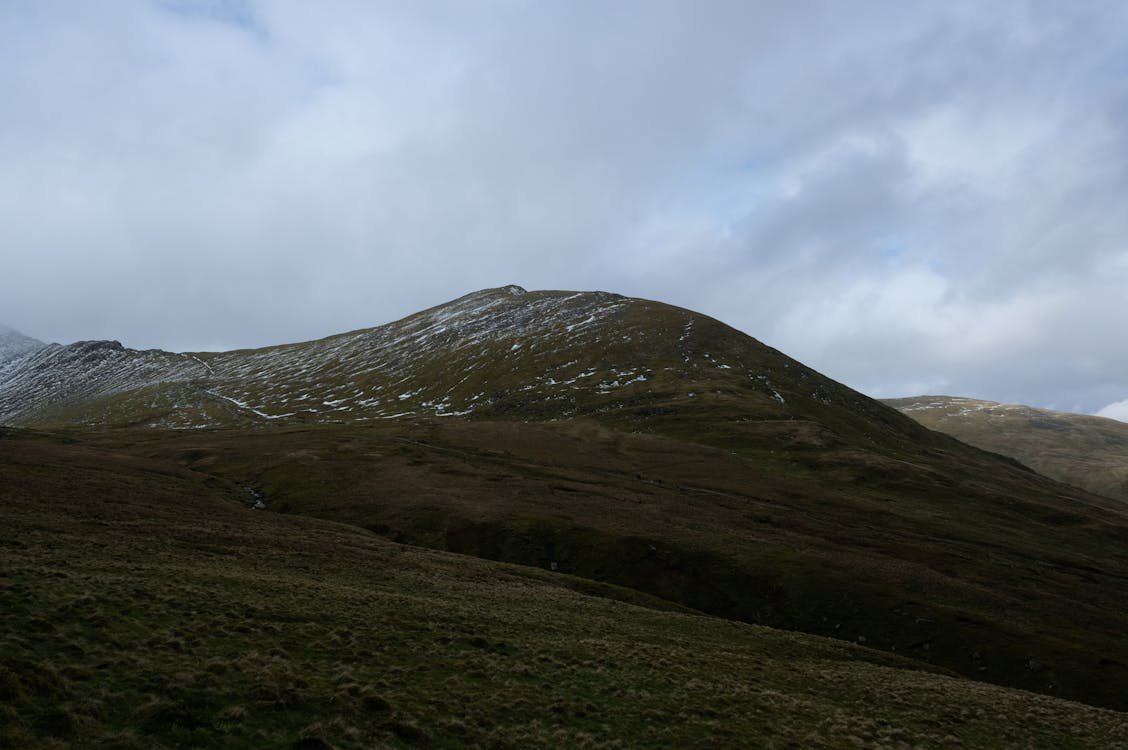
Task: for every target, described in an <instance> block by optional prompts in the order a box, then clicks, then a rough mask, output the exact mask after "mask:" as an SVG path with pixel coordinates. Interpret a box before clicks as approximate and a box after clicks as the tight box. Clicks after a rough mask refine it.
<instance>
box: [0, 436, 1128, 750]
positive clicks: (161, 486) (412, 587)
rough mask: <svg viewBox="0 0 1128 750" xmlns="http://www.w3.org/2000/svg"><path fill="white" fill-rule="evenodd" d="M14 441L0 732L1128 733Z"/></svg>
mask: <svg viewBox="0 0 1128 750" xmlns="http://www.w3.org/2000/svg"><path fill="white" fill-rule="evenodd" d="M0 448H2V450H0V497H2V498H3V502H2V503H0V529H2V531H0V717H2V719H3V720H2V721H0V745H3V746H7V747H21V748H40V747H42V748H54V747H66V746H73V747H79V746H81V747H93V746H112V747H118V748H172V747H204V746H212V747H219V746H222V747H229V748H251V747H256V748H257V747H268V746H269V747H295V748H298V747H302V748H321V747H337V748H342V749H346V748H370V747H389V748H393V747H412V746H419V745H428V746H431V747H436V748H460V747H493V748H528V747H579V746H586V747H591V748H616V747H639V748H646V747H653V748H666V747H710V748H730V747H731V748H737V747H749V746H754V747H799V746H802V747H809V748H841V747H856V746H859V745H861V746H866V745H868V746H875V747H876V746H891V747H897V746H901V745H907V746H918V745H919V746H926V747H944V746H949V745H950V746H957V747H958V746H964V747H1055V748H1063V749H1068V748H1091V747H1102V748H1111V749H1115V748H1124V747H1128V725H1126V722H1125V717H1124V715H1123V714H1118V713H1114V712H1111V711H1105V710H1100V709H1094V708H1091V707H1087V706H1083V705H1080V704H1076V703H1069V702H1065V701H1061V700H1057V699H1054V698H1050V697H1046V696H1038V695H1034V694H1030V693H1024V692H1019V691H1009V690H1005V689H1002V688H997V687H993V686H989V685H984V684H977V683H973V682H968V681H964V680H959V679H955V678H952V677H949V676H945V675H943V674H938V673H936V672H935V671H921V670H920V669H919V667H917V666H914V665H913V663H912V662H909V661H907V660H903V659H899V658H897V657H894V656H890V655H884V654H881V653H879V652H876V651H871V650H869V649H865V648H859V647H857V646H852V645H850V644H844V643H841V642H835V641H830V640H824V639H819V638H814V637H810V636H803V635H796V634H788V633H783V632H778V631H773V630H769V629H766V628H759V627H755V626H750V625H744V624H739V623H734V622H725V621H721V620H715V619H711V618H704V617H700V616H694V615H687V614H679V613H673V612H663V611H659V610H657V609H652V608H645V607H639V606H634V605H631V604H627V603H624V602H621V601H615V600H614V599H609V598H605V597H598V598H597V597H591V596H584V595H582V594H579V593H577V592H576V591H573V590H571V588H570V587H571V586H573V585H580V586H581V587H582V586H584V585H587V584H584V583H583V582H582V581H578V580H577V579H572V578H570V577H567V576H562V575H559V574H550V573H547V572H538V571H536V570H532V569H528V568H518V567H514V566H507V565H501V564H497V563H489V562H485V561H481V560H475V559H473V558H465V557H458V556H454V555H449V554H444V553H436V552H429V551H425V550H420V549H413V548H409V547H403V546H400V545H396V544H392V543H390V542H387V541H384V540H382V539H379V538H378V537H375V536H374V535H372V534H370V533H367V532H364V531H362V530H359V529H356V528H352V527H348V526H344V525H341V524H336V523H329V522H324V521H319V520H315V519H309V518H302V517H297V516H286V515H281V514H277V513H263V512H256V511H251V510H248V509H247V508H246V507H245V504H244V503H241V502H240V500H241V499H243V498H245V496H243V493H242V490H241V489H240V488H237V487H234V486H232V485H230V484H228V483H226V482H223V481H219V480H216V479H215V478H213V477H210V476H208V475H207V474H206V473H202V472H199V471H193V470H188V469H185V468H182V467H179V466H176V465H173V464H169V463H167V462H164V461H160V460H154V459H151V458H143V457H138V456H129V455H125V454H123V453H121V452H120V451H107V450H104V449H99V448H95V447H90V446H86V445H84V444H82V443H81V442H75V440H74V438H73V436H72V437H70V438H64V439H58V438H56V437H51V436H43V435H33V434H29V433H12V432H10V431H0ZM240 496H243V498H241V497H240ZM604 593H607V594H614V593H615V590H613V589H611V588H610V587H605V590H604ZM622 593H623V594H624V595H625V596H626V597H628V598H629V597H631V596H634V595H632V594H630V593H629V592H622Z"/></svg>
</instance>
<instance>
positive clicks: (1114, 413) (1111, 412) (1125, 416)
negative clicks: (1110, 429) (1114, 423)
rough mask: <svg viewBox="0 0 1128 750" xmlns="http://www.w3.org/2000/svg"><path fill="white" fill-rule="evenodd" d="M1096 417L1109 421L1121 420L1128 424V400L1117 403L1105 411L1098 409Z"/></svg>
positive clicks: (1104, 409)
mask: <svg viewBox="0 0 1128 750" xmlns="http://www.w3.org/2000/svg"><path fill="white" fill-rule="evenodd" d="M1096 415H1097V416H1098V417H1108V418H1109V419H1119V420H1120V421H1121V422H1128V399H1125V400H1123V401H1117V402H1115V403H1111V404H1109V405H1108V406H1106V407H1104V408H1103V409H1098V410H1097V412H1096Z"/></svg>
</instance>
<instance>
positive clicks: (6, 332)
mask: <svg viewBox="0 0 1128 750" xmlns="http://www.w3.org/2000/svg"><path fill="white" fill-rule="evenodd" d="M44 346H46V344H44V343H43V342H42V341H39V340H38V339H33V338H31V337H30V336H25V335H24V334H22V333H20V332H19V331H17V330H15V329H14V328H9V327H8V326H6V325H4V324H2V323H0V368H2V367H3V366H4V365H5V364H7V363H8V362H11V361H12V360H14V359H19V358H20V357H23V356H24V355H27V354H30V353H32V352H34V351H35V350H37V349H42V348H43V347H44Z"/></svg>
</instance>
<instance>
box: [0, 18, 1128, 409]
mask: <svg viewBox="0 0 1128 750" xmlns="http://www.w3.org/2000/svg"><path fill="white" fill-rule="evenodd" d="M0 55H2V61H3V64H2V65H0V322H2V323H7V324H8V325H11V326H13V327H15V328H18V329H20V330H22V331H23V332H25V333H27V334H29V335H32V336H35V337H37V338H40V339H44V340H48V341H59V342H69V341H74V340H78V339H89V338H115V339H119V340H121V341H122V342H123V343H125V344H126V345H127V346H133V347H137V348H147V347H160V348H165V349H172V350H189V349H227V348H234V347H245V346H258V345H266V344H273V343H281V342H286V341H297V340H304V339H309V338H315V337H319V336H324V335H329V334H332V333H336V332H340V331H343V330H349V329H354V328H361V327H367V326H371V325H377V324H380V323H384V322H388V321H391V320H394V319H396V318H399V317H402V316H404V315H406V314H409V313H411V312H414V311H416V310H418V309H420V308H424V307H428V306H431V305H433V304H437V303H440V302H443V301H445V300H448V299H451V298H454V297H457V296H460V295H462V294H464V293H466V292H469V291H473V290H475V289H479V288H483V287H491V286H500V285H503V284H509V283H514V284H520V285H522V286H525V287H526V288H529V289H546V288H547V289H602V290H608V291H616V292H621V293H624V294H629V295H633V296H639V297H647V298H651V299H660V300H663V301H667V302H671V303H674V304H678V305H682V306H685V307H690V308H693V309H695V310H699V311H701V312H704V313H707V314H710V315H713V316H714V317H717V318H720V319H722V320H724V321H725V322H728V323H730V324H731V325H734V326H736V327H737V328H740V329H741V330H744V331H746V332H747V333H749V334H751V335H753V336H755V337H757V338H758V339H760V340H762V341H764V342H765V343H768V344H770V345H772V346H775V347H776V348H779V349H781V350H783V351H784V352H786V353H788V354H790V355H791V356H793V357H796V358H797V359H800V360H801V361H803V362H805V363H807V364H809V365H811V366H813V367H815V368H817V369H819V370H821V371H823V372H824V373H826V374H828V375H830V376H831V377H833V378H835V379H837V380H840V381H842V382H845V383H846V384H848V385H850V386H853V387H855V388H858V389H859V390H862V391H863V392H865V393H868V394H870V395H873V396H878V397H886V396H901V395H914V394H918V393H947V394H953V395H963V396H974V397H982V398H989V399H992V400H998V401H1008V402H1022V403H1029V404H1033V405H1038V406H1045V407H1051V408H1058V409H1065V410H1070V411H1081V412H1095V411H1098V410H1100V409H1102V408H1106V407H1109V405H1110V404H1115V403H1116V402H1121V401H1124V402H1125V403H1124V404H1121V406H1120V410H1119V411H1117V410H1116V408H1115V407H1109V408H1110V409H1111V410H1107V411H1105V413H1106V414H1118V415H1120V416H1123V417H1124V418H1128V345H1126V342H1128V3H1124V2H1123V1H1122V0H1109V1H1108V2H1102V1H1101V0H1077V1H1072V0H1071V1H1069V2H1060V1H1057V0H1054V1H1052V2H1039V1H1037V0H1026V1H1019V0H1015V1H1011V0H991V2H984V1H983V0H972V1H971V2H960V1H959V0H939V1H937V2H930V1H928V0H918V1H914V2H904V0H891V1H890V2H883V1H880V0H874V1H870V0H858V1H857V2H838V1H836V0H828V1H827V2H818V1H817V0H812V1H810V2H805V1H802V0H798V1H797V0H786V1H784V0H779V1H778V2H769V1H764V2H757V1H754V0H736V1H734V2H724V1H722V0H706V1H705V2H701V1H700V0H682V1H679V2H666V1H664V0H639V1H638V2H627V1H623V2H615V1H614V0H611V1H605V0H599V1H595V0H592V1H591V2H585V1H584V0H561V1H560V2H555V1H553V0H529V1H528V2H525V1H523V0H497V1H496V2H495V1H492V0H461V1H458V2H442V1H441V0H404V1H403V2H369V1H367V0H358V1H357V2H345V1H341V2H336V1H326V2H321V1H319V2H316V3H311V2H305V1H304V0H302V1H299V0H293V1H292V2H287V1H284V0H279V1H277V2H272V1H268V0H263V1H262V2H250V1H247V2H240V1H238V0H230V1H224V0H199V1H195V0H150V1H148V2H143V1H141V0H136V1H134V2H127V1H125V0H120V1H118V0H107V1H106V2H98V3H91V2H81V1H80V0H72V1H70V2H61V1H60V2H55V1H53V0H0Z"/></svg>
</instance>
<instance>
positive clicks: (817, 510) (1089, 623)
mask: <svg viewBox="0 0 1128 750" xmlns="http://www.w3.org/2000/svg"><path fill="white" fill-rule="evenodd" d="M939 437H940V439H941V440H946V441H948V442H950V443H951V445H952V450H951V451H941V450H939V449H922V450H921V451H920V452H919V454H918V455H917V456H915V457H914V458H912V459H911V460H910V459H908V458H903V459H895V458H890V457H887V456H882V455H881V454H877V453H863V452H860V451H857V450H845V451H843V450H812V449H810V448H803V449H799V450H795V451H787V450H780V451H778V455H775V456H772V455H771V454H770V452H769V451H767V450H764V451H763V454H764V455H759V454H755V455H751V456H746V455H740V454H737V453H733V452H731V451H726V450H721V449H718V448H713V447H710V446H702V445H698V444H694V443H688V442H685V441H680V440H675V439H671V438H668V437H663V436H657V435H644V434H628V433H623V432H621V431H616V430H611V429H608V428H607V427H604V426H602V425H599V424H597V423H592V422H556V423H514V422H497V421H476V422H466V421H462V420H435V421H432V422H424V423H409V422H404V423H395V422H391V423H383V424H380V425H374V426H371V427H353V428H346V427H309V428H278V429H272V430H262V431H249V432H248V431H235V432H204V433H192V434H180V435H176V434H163V433H157V432H152V431H149V432H137V433H111V434H107V435H103V436H90V437H88V438H84V439H87V440H92V441H97V443H99V444H102V445H105V446H106V447H107V448H108V449H111V450H113V451H116V452H127V453H130V454H134V455H141V456H152V457H158V458H161V459H162V460H168V461H177V462H180V463H181V464H182V465H184V466H185V467H188V468H191V469H193V470H195V471H199V472H207V473H209V474H212V475H214V476H217V477H222V478H224V479H225V480H228V481H232V482H237V483H239V484H243V485H250V486H253V487H254V488H256V490H257V491H258V492H260V493H261V494H262V495H264V496H265V498H266V501H267V504H268V509H269V510H271V511H278V512H290V513H301V514H308V515H313V516H318V517H321V518H325V519H332V520H336V521H343V522H346V523H349V524H352V525H355V526H361V527H365V528H368V529H371V530H373V531H376V532H378V533H380V534H382V535H384V536H386V537H388V538H391V539H394V540H398V541H402V542H409V543H412V544H416V545H425V546H430V547H435V548H439V549H447V550H451V551H456V552H463V553H469V554H473V555H477V556H481V557H486V558H491V559H498V560H504V561H508V562H516V563H522V564H526V565H532V566H537V567H541V568H545V569H549V568H551V567H552V565H553V564H555V565H556V567H557V569H558V570H559V571H561V572H566V573H571V574H575V575H580V576H584V577H586V578H589V579H592V580H596V581H605V582H609V583H614V584H617V585H621V586H628V587H632V588H634V589H637V590H639V591H643V592H647V593H650V594H653V595H656V596H660V597H663V598H665V599H668V600H670V601H673V602H677V603H680V604H683V605H686V606H689V607H692V608H694V609H699V610H702V611H705V612H709V613H712V614H717V615H722V616H725V617H730V618H738V619H742V620H745V621H749V622H758V623H763V624H769V625H773V626H778V627H785V628H789V629H797V630H804V631H807V632H812V633H818V634H825V635H831V636H835V637H839V638H846V639H849V640H856V641H864V642H865V643H867V644H868V645H870V646H874V647H876V648H880V649H884V650H889V651H894V650H895V651H896V653H898V654H904V655H907V656H911V657H913V658H915V659H919V660H921V661H925V662H930V663H935V664H940V665H944V666H946V667H949V668H951V669H955V670H957V671H959V672H961V673H963V674H965V675H968V676H971V677H975V678H978V679H984V680H989V681H993V682H998V683H1001V684H1007V685H1015V686H1021V687H1025V688H1028V689H1032V690H1038V691H1042V692H1049V693H1052V694H1056V695H1064V696H1069V697H1073V698H1077V699H1080V700H1085V701H1089V702H1093V703H1098V704H1103V705H1113V706H1120V705H1123V698H1124V695H1125V694H1126V689H1128V670H1126V668H1125V665H1126V664H1128V645H1126V644H1125V643H1124V641H1123V639H1122V637H1121V634H1122V633H1123V632H1124V629H1125V628H1128V614H1126V613H1125V612H1124V611H1123V607H1122V606H1121V603H1122V602H1123V601H1124V600H1125V598H1126V597H1128V553H1126V547H1125V542H1126V541H1128V518H1126V517H1125V515H1124V513H1123V511H1122V510H1121V509H1120V507H1119V504H1118V503H1116V502H1115V501H1111V500H1107V499H1104V498H1100V497H1096V496H1090V495H1084V494H1081V493H1079V492H1078V491H1076V490H1073V489H1072V488H1067V487H1064V486H1062V485H1058V484H1056V483H1054V482H1052V481H1050V480H1048V479H1046V478H1044V477H1041V476H1039V475H1037V474H1034V473H1032V472H1029V471H1027V470H1025V469H1022V468H1021V467H1018V466H1016V465H1012V464H1007V463H1000V462H999V461H998V459H996V458H994V457H993V456H991V455H989V454H984V453H981V452H979V451H977V450H975V449H971V448H967V447H966V446H962V445H961V444H959V443H956V442H955V441H951V440H949V439H947V438H944V437H943V436H939Z"/></svg>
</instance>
